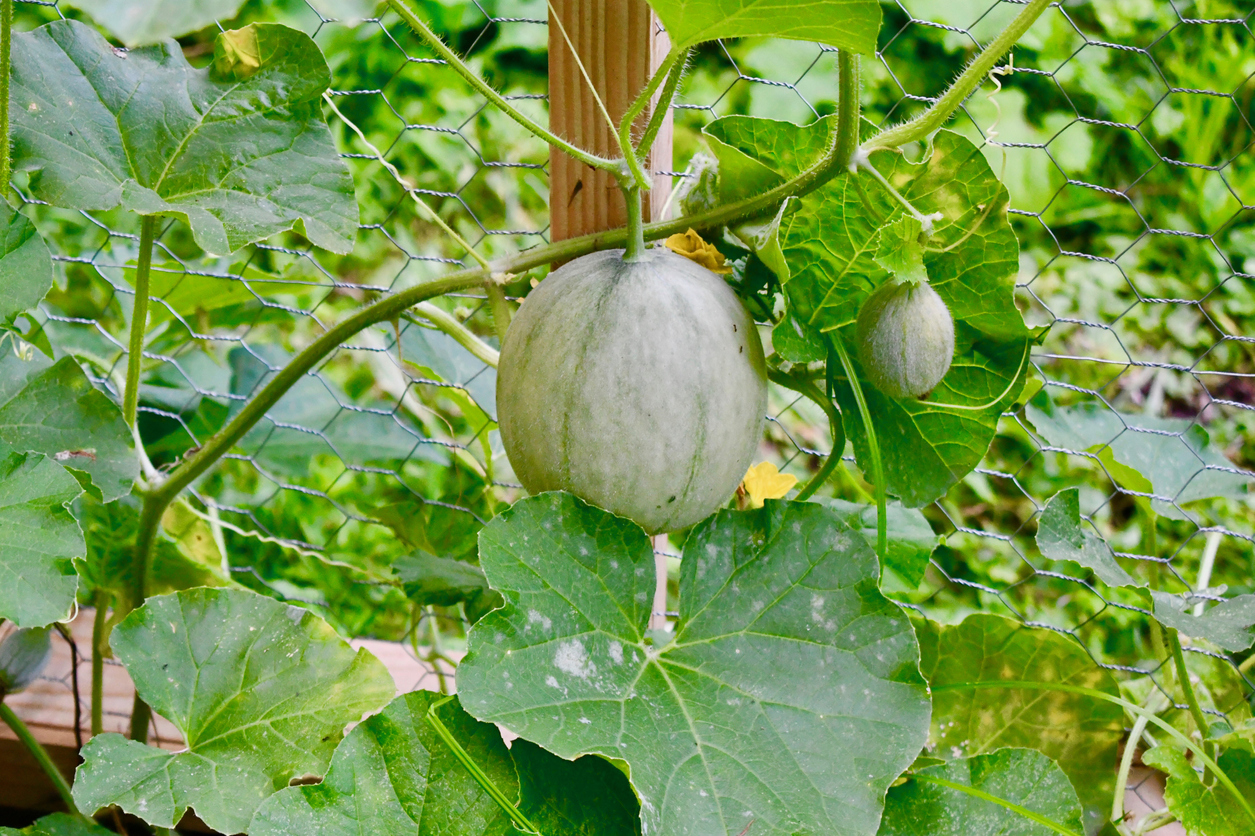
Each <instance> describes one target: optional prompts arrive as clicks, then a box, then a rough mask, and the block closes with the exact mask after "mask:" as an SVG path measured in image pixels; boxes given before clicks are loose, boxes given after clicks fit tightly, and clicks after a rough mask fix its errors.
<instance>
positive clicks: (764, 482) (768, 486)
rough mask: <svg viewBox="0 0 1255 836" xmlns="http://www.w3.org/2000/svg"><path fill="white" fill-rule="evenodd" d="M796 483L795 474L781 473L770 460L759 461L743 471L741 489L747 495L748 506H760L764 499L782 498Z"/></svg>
mask: <svg viewBox="0 0 1255 836" xmlns="http://www.w3.org/2000/svg"><path fill="white" fill-rule="evenodd" d="M796 484H797V477H796V476H792V475H790V474H788V473H781V472H780V471H778V470H776V466H775V465H774V464H772V463H771V462H759V463H758V464H756V465H754V466H753V467H751V468H750V469H749V470H748V471H746V472H745V478H744V479H742V480H741V489H742V490H743V491H745V494H746V495H747V496H748V497H749V507H750V508H762V507H763V501H764V500H768V499H783V498H784V495H785V494H787V493H788V492H789V491H791V490H793V486H794V485H796Z"/></svg>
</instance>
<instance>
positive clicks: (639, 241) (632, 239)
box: [619, 180, 645, 262]
mask: <svg viewBox="0 0 1255 836" xmlns="http://www.w3.org/2000/svg"><path fill="white" fill-rule="evenodd" d="M619 187H620V188H621V189H623V199H624V200H625V201H626V202H627V242H626V247H625V250H624V253H623V260H624V261H629V262H630V261H643V260H644V259H645V222H644V220H643V213H642V212H641V189H640V187H639V186H637V185H636V184H635V183H629V182H628V181H626V180H624V181H621V182H620V184H619Z"/></svg>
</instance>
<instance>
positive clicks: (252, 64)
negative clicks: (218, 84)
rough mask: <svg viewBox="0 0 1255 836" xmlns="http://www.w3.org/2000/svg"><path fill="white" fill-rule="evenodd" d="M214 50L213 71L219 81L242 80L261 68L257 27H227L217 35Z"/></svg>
mask: <svg viewBox="0 0 1255 836" xmlns="http://www.w3.org/2000/svg"><path fill="white" fill-rule="evenodd" d="M215 46H216V47H217V49H215V50H214V52H215V55H214V65H213V66H214V73H215V74H216V75H217V76H218V80H220V81H244V80H245V79H248V78H251V77H252V76H253V74H254V73H256V72H257V71H258V70H260V69H261V64H262V60H261V46H260V44H259V43H258V42H257V28H256V27H254V26H245V27H244V28H243V29H228V30H227V31H226V32H223V33H222V34H221V35H219V36H218V41H217V43H216V44H215Z"/></svg>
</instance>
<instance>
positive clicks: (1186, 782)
mask: <svg viewBox="0 0 1255 836" xmlns="http://www.w3.org/2000/svg"><path fill="white" fill-rule="evenodd" d="M1142 760H1143V761H1145V762H1146V764H1147V765H1148V766H1153V767H1155V768H1156V769H1160V770H1162V771H1163V772H1166V773H1167V774H1168V780H1167V783H1166V784H1165V786H1164V800H1165V801H1167V802H1168V806H1169V808H1171V810H1172V812H1173V814H1174V815H1175V816H1176V817H1177V821H1179V822H1181V825H1182V826H1183V827H1184V828H1185V832H1186V833H1187V834H1188V836H1245V834H1250V833H1252V832H1255V819H1253V818H1252V817H1251V815H1250V813H1248V812H1247V811H1246V809H1244V808H1243V807H1242V805H1241V804H1240V803H1239V802H1238V800H1237V799H1236V798H1234V797H1233V794H1232V793H1231V792H1230V791H1229V789H1228V788H1227V787H1225V786H1224V785H1223V784H1221V783H1220V782H1219V781H1217V780H1216V778H1215V776H1212V777H1211V778H1210V779H1209V783H1207V784H1204V783H1203V780H1202V777H1201V776H1200V775H1199V774H1198V773H1197V772H1195V771H1194V767H1193V766H1191V765H1190V762H1189V761H1188V760H1186V757H1185V751H1184V750H1183V749H1180V748H1178V747H1176V746H1173V745H1171V744H1160V745H1159V746H1156V747H1155V748H1154V749H1151V750H1150V751H1149V752H1147V753H1146V754H1144V755H1143V756H1142ZM1218 763H1219V765H1220V768H1221V769H1223V770H1224V772H1225V775H1227V776H1229V780H1230V781H1232V782H1233V783H1234V785H1235V786H1236V787H1237V788H1238V792H1240V793H1242V795H1243V796H1244V797H1245V798H1246V799H1247V804H1250V805H1252V806H1255V756H1253V755H1251V753H1250V752H1246V751H1243V750H1241V749H1236V748H1235V749H1229V750H1228V751H1226V752H1224V753H1223V754H1222V755H1221V756H1220V760H1219V761H1218Z"/></svg>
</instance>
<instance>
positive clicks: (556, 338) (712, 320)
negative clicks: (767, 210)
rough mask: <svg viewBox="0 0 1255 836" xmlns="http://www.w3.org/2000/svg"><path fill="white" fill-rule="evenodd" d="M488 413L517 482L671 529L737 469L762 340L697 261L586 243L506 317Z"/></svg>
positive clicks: (656, 528) (732, 486)
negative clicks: (634, 254)
mask: <svg viewBox="0 0 1255 836" xmlns="http://www.w3.org/2000/svg"><path fill="white" fill-rule="evenodd" d="M497 412H498V416H499V418H500V421H501V439H502V441H503V442H504V444H505V450H506V454H507V455H508V456H509V457H510V463H511V464H512V465H513V466H514V472H515V474H516V475H517V476H518V477H519V479H520V480H521V481H522V483H523V487H525V488H527V490H528V491H530V492H531V493H539V492H541V491H550V490H566V491H570V492H571V493H574V494H575V495H576V496H579V497H581V498H582V499H585V500H587V501H588V502H591V503H593V504H594V505H598V506H600V507H602V508H605V509H606V510H608V511H611V512H613V513H615V514H619V515H620V516H623V517H627V518H628V519H630V520H633V521H635V522H636V523H637V524H639V525H640V526H641V527H642V528H644V529H645V530H646V531H648V532H649V533H651V534H654V533H657V532H661V531H671V530H674V529H677V528H683V527H684V526H687V525H691V524H692V523H695V522H697V521H698V520H700V519H702V518H704V517H706V516H708V515H709V514H711V513H712V512H714V511H715V510H716V509H718V508H719V506H720V505H722V504H723V503H724V502H726V501H727V499H728V497H729V496H731V495H732V492H733V491H734V490H736V486H737V485H738V484H739V483H740V481H741V477H742V476H744V475H745V471H746V468H748V467H749V463H750V459H751V458H752V457H753V454H754V450H755V448H756V447H757V446H758V441H759V439H760V437H761V436H762V426H763V418H764V415H765V414H766V412H767V372H766V366H765V364H764V362H763V348H762V344H761V343H760V342H759V339H758V331H757V329H756V328H755V326H754V321H753V319H752V318H751V317H750V315H749V313H748V312H747V311H746V310H745V307H744V306H743V305H742V304H741V301H740V300H739V299H737V297H736V294H735V293H733V292H732V290H731V289H730V288H729V287H728V285H727V284H726V283H725V282H724V281H723V279H721V278H719V277H718V276H716V275H715V274H714V273H712V272H710V271H709V270H707V269H706V268H705V267H702V266H700V265H698V264H695V263H693V262H692V261H689V260H688V259H686V258H684V257H682V256H679V255H676V254H675V253H673V252H670V251H669V250H665V249H651V250H647V251H646V255H645V257H644V258H643V259H642V260H639V261H634V262H626V261H624V260H623V251H622V250H608V251H604V252H599V253H594V254H592V255H587V256H584V257H582V258H577V259H575V260H574V261H572V262H570V263H568V264H566V265H564V266H562V267H560V268H559V269H557V270H555V271H554V272H553V273H552V274H550V275H549V277H548V278H546V279H545V280H544V281H543V282H542V283H541V284H540V285H539V286H538V287H537V288H536V289H535V290H534V291H532V293H531V294H530V295H529V296H528V297H527V299H526V300H525V301H524V303H523V306H522V307H521V308H520V309H519V312H518V315H517V316H515V317H514V321H513V322H511V323H510V329H509V331H508V332H507V333H506V337H505V343H504V344H503V345H502V347H501V360H500V363H499V366H498V369H497Z"/></svg>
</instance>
